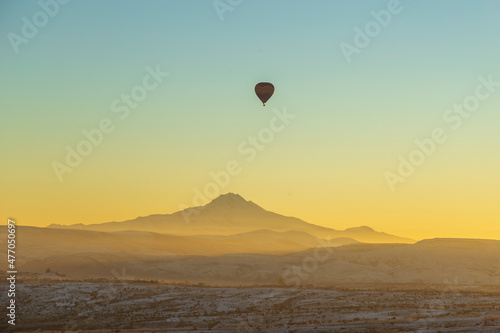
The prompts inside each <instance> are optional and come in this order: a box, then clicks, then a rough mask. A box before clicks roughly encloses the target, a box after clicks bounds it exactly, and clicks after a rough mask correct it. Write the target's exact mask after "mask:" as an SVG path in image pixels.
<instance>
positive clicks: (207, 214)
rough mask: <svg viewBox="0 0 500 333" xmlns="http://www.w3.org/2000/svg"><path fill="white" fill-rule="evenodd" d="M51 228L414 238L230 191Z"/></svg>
mask: <svg viewBox="0 0 500 333" xmlns="http://www.w3.org/2000/svg"><path fill="white" fill-rule="evenodd" d="M49 227H50V228H59V229H82V230H94V231H125V230H137V231H150V232H158V233H166V234H173V235H182V236H193V235H232V234H237V233H246V232H251V231H256V230H260V229H267V230H271V231H278V232H284V231H290V230H293V231H301V232H306V233H308V234H310V235H313V236H315V237H320V238H324V239H333V238H340V237H347V238H352V239H355V240H357V241H360V242H369V243H412V242H414V241H412V240H411V239H408V238H402V237H397V236H393V235H389V234H386V233H383V232H377V231H374V230H373V229H371V228H369V227H359V228H349V229H346V230H342V231H339V230H334V229H330V228H325V227H321V226H317V225H314V224H311V223H307V222H304V221H302V220H300V219H297V218H294V217H287V216H283V215H280V214H276V213H273V212H270V211H266V210H265V209H263V208H261V207H259V206H258V205H256V204H255V203H253V202H251V201H246V200H245V199H243V198H242V197H241V196H239V195H237V194H233V193H228V194H225V195H221V196H219V197H218V198H217V199H215V200H213V201H212V202H210V203H209V204H207V205H205V206H201V207H194V208H188V209H186V210H183V211H180V212H176V213H173V214H165V215H150V216H146V217H138V218H136V219H134V220H128V221H123V222H107V223H100V224H90V225H84V224H74V225H70V226H64V225H58V224H52V225H50V226H49Z"/></svg>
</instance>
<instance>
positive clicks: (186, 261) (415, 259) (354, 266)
mask: <svg viewBox="0 0 500 333" xmlns="http://www.w3.org/2000/svg"><path fill="white" fill-rule="evenodd" d="M499 253H500V241H487V240H463V239H453V240H447V239H435V240H426V241H422V242H418V243H417V244H352V245H345V246H341V247H337V248H316V249H308V250H305V251H301V252H297V253H290V254H283V255H269V254H227V255H216V256H201V255H198V256H192V255H188V256H165V255H138V254H132V253H95V252H88V253H74V254H53V255H50V256H45V257H43V256H38V257H36V258H35V257H29V256H25V255H23V256H22V257H20V258H22V260H21V259H20V265H19V266H20V269H22V270H26V271H32V272H43V271H44V270H45V268H46V267H50V268H51V269H53V270H57V271H59V272H60V273H65V274H69V275H73V276H100V277H113V276H115V277H116V272H119V273H120V276H122V278H131V279H132V278H143V279H144V278H146V279H161V280H168V281H182V282H183V281H189V282H195V283H197V282H206V283H221V284H232V285H239V284H253V283H267V284H269V283H278V282H279V281H280V280H281V282H282V283H285V284H287V285H289V286H297V285H314V286H335V285H358V284H377V285H378V284H381V285H392V284H412V285H429V284H432V285H434V284H435V285H446V286H458V285H467V286H478V287H480V286H483V287H484V286H490V287H491V286H497V287H498V288H500V256H499V255H498V254H499ZM499 290H500V289H499Z"/></svg>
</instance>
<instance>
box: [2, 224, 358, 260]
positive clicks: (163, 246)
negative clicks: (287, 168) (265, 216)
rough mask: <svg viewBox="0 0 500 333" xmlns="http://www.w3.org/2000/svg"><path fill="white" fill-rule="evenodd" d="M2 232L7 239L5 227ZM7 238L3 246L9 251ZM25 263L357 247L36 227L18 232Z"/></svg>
mask: <svg viewBox="0 0 500 333" xmlns="http://www.w3.org/2000/svg"><path fill="white" fill-rule="evenodd" d="M0 231H1V233H2V234H3V235H5V233H6V226H1V227H0ZM6 239H7V238H6V237H2V239H1V240H0V244H4V245H5V240H6ZM17 242H18V244H19V246H18V255H19V258H20V260H22V259H28V258H30V259H34V258H46V257H50V256H54V255H61V254H71V255H73V254H80V253H91V252H92V253H100V254H103V255H104V254H127V255H128V254H131V255H134V256H143V255H161V256H169V255H217V254H229V253H274V254H279V253H289V252H297V251H301V250H305V249H309V248H311V247H317V246H321V244H328V246H340V245H344V244H351V243H357V241H355V240H353V239H349V238H339V239H333V240H328V241H327V240H322V239H318V238H316V237H314V236H311V235H309V234H307V233H305V232H297V231H288V232H276V231H270V230H258V231H253V232H249V233H243V234H236V235H229V236H176V235H167V234H159V233H153V232H145V231H115V232H101V231H89V230H71V229H53V228H37V227H18V228H17Z"/></svg>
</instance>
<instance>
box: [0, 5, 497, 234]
mask: <svg viewBox="0 0 500 333" xmlns="http://www.w3.org/2000/svg"><path fill="white" fill-rule="evenodd" d="M42 1H46V0H42ZM223 2H226V1H225V0H224V1H223ZM387 3H388V2H387V1H364V2H361V1H356V2H354V1H330V0H323V1H293V0H281V1H267V0H243V1H242V2H241V4H240V5H238V6H236V7H235V8H234V10H233V11H230V12H229V11H228V12H226V13H224V20H223V21H221V20H220V19H219V16H218V14H217V12H216V10H215V9H214V6H213V3H212V1H185V0H184V1H181V0H179V1H105V2H103V1H96V0H92V1H77V0H73V1H71V2H69V3H68V4H65V5H61V6H60V8H59V12H58V13H57V14H56V15H55V16H54V17H51V18H50V19H49V21H48V23H47V24H46V26H44V27H41V28H39V31H38V33H37V34H36V35H35V36H34V37H33V38H31V39H29V40H28V43H27V44H22V45H20V46H19V52H18V53H15V52H14V50H13V48H12V46H11V43H10V42H9V39H8V34H9V33H11V32H12V33H15V34H18V35H21V30H22V26H23V21H22V18H23V17H26V18H27V19H28V20H29V21H32V17H33V15H34V14H36V13H37V12H38V11H40V10H41V9H40V5H39V4H38V2H37V1H15V0H9V1H2V2H1V3H0V36H1V38H0V115H1V118H0V145H1V152H2V159H1V164H0V166H1V169H0V180H1V189H0V207H1V215H2V219H3V220H4V221H5V222H6V219H7V217H14V218H16V219H17V221H18V223H19V224H21V225H36V226H45V225H48V224H50V223H62V224H71V223H98V222H107V221H114V220H116V221H120V220H125V219H131V218H135V217H137V216H144V215H149V214H154V213H171V212H174V211H177V210H179V207H182V205H191V204H192V203H193V196H194V192H193V190H194V189H195V188H198V189H200V190H203V187H204V186H205V184H207V183H208V182H210V181H211V178H210V176H209V173H210V172H216V171H219V170H221V169H223V168H224V167H225V165H226V163H227V162H228V161H230V160H237V161H239V162H240V163H241V168H242V171H241V173H240V174H239V175H237V176H234V177H232V178H231V181H230V184H229V185H228V186H226V187H224V188H223V189H221V192H222V193H226V192H235V193H238V194H240V195H242V196H243V197H244V198H246V199H247V200H252V201H254V202H256V203H258V204H259V205H261V206H262V207H264V208H266V209H268V210H272V211H274V212H277V213H281V214H284V215H290V216H296V217H299V218H302V219H304V220H306V221H308V222H311V223H316V224H320V225H324V226H328V227H332V228H337V229H344V228H348V227H352V226H360V225H369V226H371V227H373V228H375V229H376V230H381V231H385V232H388V233H392V234H398V235H401V236H407V237H412V238H415V239H421V238H430V237H481V238H496V239H500V223H498V222H499V218H500V173H499V170H500V149H499V144H500V131H499V130H498V128H499V127H498V126H499V125H500V113H499V111H500V108H499V106H500V104H499V101H500V89H499V91H497V92H495V93H493V94H492V95H491V97H490V98H488V99H486V100H485V101H482V102H481V104H480V106H479V109H478V110H477V111H476V112H475V113H474V114H473V115H472V116H471V117H470V118H468V119H464V121H463V124H462V126H461V127H460V128H459V129H457V130H453V129H451V127H450V124H447V123H445V122H444V121H443V118H442V117H443V114H444V113H445V111H446V110H447V109H449V108H451V107H452V106H453V104H454V103H461V102H462V101H463V100H464V98H466V97H467V96H469V95H471V94H473V93H474V90H475V87H476V86H477V85H478V83H479V81H478V77H480V76H483V77H488V76H489V75H493V77H494V78H496V79H497V80H498V81H500V61H499V59H500V44H499V43H498V42H497V41H498V36H499V33H500V20H498V13H499V11H500V2H498V1H496V0H491V1H486V0H481V1H465V0H462V1H457V0H453V1H452V0H448V1H413V2H411V1H408V0H406V1H401V7H402V8H403V9H402V11H401V13H399V14H397V15H394V16H393V17H392V21H391V22H390V24H389V25H388V26H387V27H385V28H383V29H382V30H381V31H380V33H379V34H378V35H377V36H375V37H374V38H372V40H371V43H370V45H368V46H367V47H366V48H364V49H362V50H361V52H360V54H357V55H354V56H353V58H352V62H351V63H347V61H346V59H345V58H344V56H343V54H342V51H341V49H340V47H339V44H340V43H342V42H346V43H349V44H353V39H354V35H355V32H354V29H355V28H356V27H360V28H363V27H364V26H365V24H366V23H368V22H369V21H371V20H373V18H372V17H371V16H370V12H371V11H372V10H376V11H379V10H382V9H386V8H387ZM157 65H159V66H160V68H161V69H162V70H163V71H165V72H169V73H170V75H169V76H168V77H167V78H165V80H164V82H163V83H162V84H161V85H160V86H159V87H158V88H157V89H155V90H154V91H151V92H149V94H148V96H147V98H146V99H145V100H144V101H143V102H141V103H140V104H139V106H138V107H137V109H135V110H131V112H130V115H129V116H128V117H127V118H126V119H123V120H121V119H119V117H118V114H116V113H113V112H112V110H111V104H112V102H113V101H114V100H116V99H117V98H120V96H121V95H122V94H124V93H129V92H130V91H131V89H132V88H133V87H135V86H136V85H138V84H141V82H142V79H143V77H144V76H145V75H146V74H147V71H146V69H145V68H146V67H147V66H151V67H153V68H154V67H156V66H157ZM260 81H269V82H273V83H274V84H275V86H276V93H275V95H274V96H273V98H272V99H271V100H270V101H269V102H268V104H267V105H266V107H263V106H262V104H261V103H260V102H259V100H258V99H257V98H256V97H255V95H254V92H253V87H254V85H255V84H256V83H257V82H260ZM285 107H286V109H287V110H288V112H290V113H292V114H294V115H295V116H296V118H295V119H294V120H293V121H291V123H290V124H289V125H288V126H287V127H286V129H285V130H283V131H282V132H280V133H277V134H276V135H275V139H274V140H273V141H272V142H270V143H268V144H267V145H266V148H265V149H264V150H263V151H260V152H258V154H257V156H256V158H255V159H254V160H253V161H251V162H249V161H246V160H245V156H243V155H241V154H239V153H238V151H237V147H238V145H239V144H241V143H242V142H244V141H245V140H246V139H247V137H248V136H250V135H255V134H256V133H259V131H261V130H262V129H263V128H264V127H266V126H268V124H269V121H270V120H271V118H273V116H274V113H273V112H272V110H273V109H276V110H283V108H285ZM103 118H110V119H112V121H113V123H114V125H115V130H114V131H113V132H112V133H109V134H106V135H105V136H104V139H103V142H102V144H101V145H99V146H97V147H94V149H93V151H92V153H91V154H90V155H89V156H87V157H84V158H83V162H82V163H81V165H79V166H78V167H76V168H75V169H74V171H73V172H72V173H67V174H65V175H64V176H63V177H64V178H63V181H62V182H59V180H58V178H57V177H56V175H55V173H54V171H53V168H52V163H53V162H54V161H58V162H61V163H64V160H65V156H66V150H65V147H66V146H68V145H69V146H70V147H73V148H74V147H76V145H77V144H78V143H79V142H81V140H83V139H84V136H83V134H82V130H84V129H87V130H90V129H92V128H95V127H97V126H98V124H99V122H100V121H101V119H103ZM436 127H440V128H443V129H444V130H445V132H446V134H447V135H448V140H447V141H446V142H445V143H443V144H442V145H440V146H439V147H438V148H437V150H436V152H435V153H434V154H433V155H432V156H430V157H429V158H428V159H427V160H426V161H425V162H424V164H423V165H422V166H419V167H418V168H417V169H416V171H415V173H414V174H413V175H412V176H410V177H409V178H408V179H407V181H406V182H405V183H403V184H399V185H397V186H396V191H394V192H392V191H391V190H390V188H389V186H388V185H387V183H386V180H385V178H384V173H385V172H386V171H391V172H395V171H396V169H397V166H398V163H399V162H398V156H400V155H403V156H408V155H409V154H410V153H411V152H412V151H413V150H415V149H416V146H415V144H414V140H415V139H423V138H426V137H429V136H430V134H431V132H432V130H433V129H434V128H436ZM2 223H4V222H2Z"/></svg>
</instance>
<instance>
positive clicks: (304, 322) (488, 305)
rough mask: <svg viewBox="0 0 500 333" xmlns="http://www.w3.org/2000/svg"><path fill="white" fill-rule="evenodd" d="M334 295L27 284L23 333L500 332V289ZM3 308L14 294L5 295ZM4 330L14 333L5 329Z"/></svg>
mask: <svg viewBox="0 0 500 333" xmlns="http://www.w3.org/2000/svg"><path fill="white" fill-rule="evenodd" d="M444 287H445V288H443V286H441V290H442V291H438V290H437V289H433V288H427V289H426V290H410V289H408V288H409V286H406V287H405V288H407V289H406V290H404V289H405V288H400V290H397V289H395V288H392V290H388V289H387V290H331V289H323V290H318V289H291V288H276V287H274V288H271V287H259V288H257V287H255V288H249V287H244V288H243V287H240V288H229V287H206V286H202V285H200V286H192V285H190V286H188V285H185V286H184V285H162V284H158V282H156V281H149V283H148V282H147V281H129V282H118V281H117V280H116V281H114V282H112V281H110V280H108V281H104V280H101V281H98V280H64V279H63V278H61V279H60V280H57V279H56V280H54V279H52V280H50V279H46V278H41V277H40V276H38V277H37V276H32V277H31V278H27V279H25V280H23V281H21V283H20V284H19V296H18V314H19V318H18V325H16V331H19V330H23V331H35V330H42V331H50V330H54V331H78V330H98V331H99V330H104V331H109V330H113V331H130V330H135V331H144V330H147V331H154V330H161V331H198V332H202V331H208V330H210V331H211V332H229V331H232V332H234V331H240V332H250V331H260V332H308V331H316V332H362V331H368V332H370V331H372V332H377V331H384V332H404V331H419V332H460V331H462V332H471V331H477V332H496V331H498V330H500V288H496V289H495V288H490V290H489V291H488V290H482V291H472V290H468V289H461V288H460V287H459V286H453V285H452V286H448V287H446V286H444ZM1 301H2V304H4V303H5V301H6V295H5V294H4V293H2V295H1ZM1 325H2V326H1V327H0V329H2V331H3V330H4V329H6V326H5V323H2V324H1Z"/></svg>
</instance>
